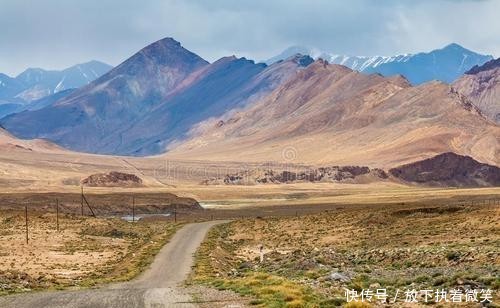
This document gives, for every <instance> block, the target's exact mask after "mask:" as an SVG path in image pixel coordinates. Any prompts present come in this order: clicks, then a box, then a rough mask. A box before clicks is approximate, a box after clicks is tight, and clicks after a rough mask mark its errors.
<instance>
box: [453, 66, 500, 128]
mask: <svg viewBox="0 0 500 308" xmlns="http://www.w3.org/2000/svg"><path fill="white" fill-rule="evenodd" d="M453 87H455V88H456V89H457V91H458V92H460V93H462V94H463V95H465V96H467V98H469V99H470V100H471V101H472V102H473V103H474V105H476V106H477V107H478V108H479V110H481V112H482V113H483V114H484V115H485V116H486V117H488V118H489V119H491V120H492V121H495V122H496V123H497V124H500V58H499V59H496V60H491V61H489V62H487V63H485V64H484V65H482V66H475V67H473V68H472V69H471V70H470V71H468V72H466V73H465V74H464V75H463V76H462V77H461V78H459V79H458V80H457V81H455V82H454V83H453Z"/></svg>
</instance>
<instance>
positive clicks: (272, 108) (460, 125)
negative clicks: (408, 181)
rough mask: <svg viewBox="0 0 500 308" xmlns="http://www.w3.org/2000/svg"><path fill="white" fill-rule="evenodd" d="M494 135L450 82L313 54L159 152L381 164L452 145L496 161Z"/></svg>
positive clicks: (496, 130) (497, 131)
mask: <svg viewBox="0 0 500 308" xmlns="http://www.w3.org/2000/svg"><path fill="white" fill-rule="evenodd" d="M499 136H500V127H499V126H497V125H495V124H494V123H492V122H490V121H488V120H487V119H485V118H484V117H483V116H482V114H481V112H480V111H479V110H478V109H477V108H476V107H475V106H474V105H473V104H471V103H470V102H469V101H468V100H467V99H466V97H465V96H463V95H461V94H459V93H458V92H457V91H456V90H455V89H454V88H452V87H451V86H450V85H447V84H445V83H442V82H438V81H433V82H429V83H426V84H423V85H420V86H411V85H410V84H409V82H408V81H407V80H406V79H405V78H404V77H402V76H393V77H383V76H381V75H379V74H371V75H368V74H363V73H359V72H357V71H353V70H351V69H349V68H347V67H345V66H341V65H336V64H329V63H328V62H326V61H324V60H322V59H320V60H316V61H315V62H314V63H313V64H311V65H309V66H308V67H307V68H306V69H304V70H303V71H301V72H299V73H298V74H296V75H295V77H294V78H292V79H290V80H289V81H288V82H285V83H284V84H283V85H282V86H280V87H278V88H277V89H276V90H275V91H274V92H272V93H271V94H270V95H269V96H267V97H265V98H263V99H261V100H259V101H257V102H255V103H253V104H252V105H250V106H248V107H247V108H245V109H243V110H241V111H239V112H236V113H234V112H232V113H229V114H226V115H224V116H222V117H220V118H219V119H214V120H212V121H206V122H205V123H204V124H200V125H199V128H198V129H197V130H196V131H194V132H193V134H192V136H191V139H190V140H188V141H186V142H184V143H183V144H180V145H177V146H176V147H175V148H172V149H171V151H169V152H168V153H167V154H166V155H167V157H170V158H180V157H182V158H185V159H187V158H189V159H201V158H202V157H203V158H204V159H209V160H214V161H227V160H232V159H234V158H235V153H237V158H238V160H241V161H251V162H255V161H284V160H285V161H286V160H287V159H289V161H290V162H301V163H309V164H320V165H329V164H336V165H368V166H372V167H382V168H385V167H388V166H395V165H399V164H402V163H408V162H411V161H415V160H419V159H424V158H428V157H430V156H433V155H436V154H439V153H443V152H455V153H460V154H465V155H469V156H472V157H475V158H476V159H479V160H481V161H484V162H489V163H492V164H498V163H499V158H500V144H499V142H498V141H499V140H498V139H499Z"/></svg>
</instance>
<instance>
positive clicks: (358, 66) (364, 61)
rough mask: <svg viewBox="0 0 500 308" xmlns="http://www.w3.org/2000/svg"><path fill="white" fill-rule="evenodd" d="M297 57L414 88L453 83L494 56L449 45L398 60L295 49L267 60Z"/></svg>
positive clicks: (296, 47)
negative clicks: (437, 82)
mask: <svg viewBox="0 0 500 308" xmlns="http://www.w3.org/2000/svg"><path fill="white" fill-rule="evenodd" d="M295 53H302V54H308V55H311V56H312V57H313V58H314V59H319V58H322V59H324V60H327V61H328V62H329V63H332V64H340V65H344V66H347V67H349V68H351V69H353V70H357V71H360V72H365V73H380V74H382V75H384V76H392V75H403V76H405V77H406V78H407V79H408V80H409V81H410V82H411V83H412V84H414V85H418V84H421V83H424V82H427V81H431V80H440V81H444V82H447V83H450V82H453V81H454V80H455V79H457V78H458V77H459V76H461V75H462V74H463V73H464V72H466V71H467V70H469V69H470V68H472V67H473V66H475V65H481V64H483V63H485V62H487V61H489V60H491V59H492V57H491V56H487V55H481V54H478V53H475V52H473V51H470V50H468V49H465V48H463V47H462V46H460V45H458V44H450V45H448V46H445V47H444V48H442V49H436V50H433V51H431V52H421V53H417V54H403V55H396V56H347V55H338V54H332V53H328V52H324V51H321V50H318V49H315V48H309V47H301V46H293V47H290V48H288V49H286V50H285V51H283V52H282V53H281V54H279V55H277V56H275V57H272V58H271V59H268V60H267V61H266V63H274V62H275V61H278V60H281V59H285V58H287V57H289V56H290V55H292V54H295Z"/></svg>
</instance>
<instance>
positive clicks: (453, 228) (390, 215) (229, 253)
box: [194, 204, 500, 307]
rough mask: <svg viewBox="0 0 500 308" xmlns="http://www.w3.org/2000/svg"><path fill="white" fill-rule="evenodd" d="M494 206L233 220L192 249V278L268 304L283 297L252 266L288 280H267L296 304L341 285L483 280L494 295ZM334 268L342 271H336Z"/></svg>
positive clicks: (498, 263) (499, 273) (339, 300)
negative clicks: (261, 253)
mask: <svg viewBox="0 0 500 308" xmlns="http://www.w3.org/2000/svg"><path fill="white" fill-rule="evenodd" d="M499 214H500V210H499V207H498V206H468V205H467V206H466V205H462V206H457V205H450V206H437V205H432V204H431V205H428V206H423V205H419V206H405V205H399V206H394V205H393V206H390V207H383V206H372V207H367V208H364V209H360V208H359V207H356V208H349V207H345V208H343V209H336V210H334V211H328V212H323V213H320V214H313V215H306V216H299V217H275V218H258V219H243V220H238V221H235V222H232V223H230V224H228V225H224V226H220V227H218V228H217V229H216V230H214V231H213V232H212V234H211V236H210V237H209V238H208V240H207V241H206V242H205V243H204V245H203V247H202V249H201V250H200V252H199V254H198V262H197V267H196V272H195V277H194V278H195V280H197V281H199V282H208V283H212V284H214V283H215V284H216V285H220V286H222V287H229V288H231V289H233V290H236V291H237V292H239V293H241V294H246V295H251V296H254V297H256V301H257V302H256V303H257V304H259V303H260V304H261V305H263V306H266V307H267V306H268V304H269V303H274V304H276V303H278V304H276V305H277V306H279V307H284V306H286V305H287V303H288V302H286V301H280V300H278V299H276V298H271V299H270V298H269V297H266V296H267V295H266V290H268V289H269V286H265V288H264V287H263V286H262V284H261V283H258V280H257V282H256V278H255V275H268V277H269V278H268V279H270V281H279V284H278V285H279V286H283V285H286V287H285V288H284V289H283V288H281V287H277V288H274V289H273V288H271V290H274V291H275V292H276V293H277V294H281V295H280V297H278V298H281V299H283V298H287V293H286V292H281V291H284V290H285V289H286V290H289V291H290V292H291V294H292V296H289V297H288V298H289V299H290V300H291V302H292V301H293V302H295V303H297V304H298V305H299V306H300V307H306V306H308V305H313V306H325V305H326V306H335V305H342V304H344V301H343V299H344V290H345V288H348V289H356V290H361V289H368V288H370V289H376V288H386V289H388V292H389V294H393V293H394V292H395V290H396V289H400V290H404V289H406V288H411V289H413V288H415V289H417V290H420V289H428V288H434V289H436V288H444V289H452V288H459V289H460V288H463V289H466V288H476V289H481V288H485V289H486V288H489V289H493V290H494V300H495V301H498V299H499V295H500V294H499V288H500V278H499V277H500V254H499V253H498V247H500V227H499V226H500V215H499ZM260 245H263V247H264V253H265V260H264V262H263V263H260V262H259V248H258V247H259V246H260ZM334 273H337V274H341V275H342V276H344V277H345V279H335V278H332V274H334ZM288 284H290V285H288ZM292 286H293V287H292ZM301 288H302V289H301ZM294 290H295V291H297V290H306V291H305V293H300V292H299V293H294V292H295V291H294ZM262 291H264V292H262ZM297 292H298V291H297ZM300 294H301V295H300ZM327 299H329V300H327ZM350 305H355V304H350Z"/></svg>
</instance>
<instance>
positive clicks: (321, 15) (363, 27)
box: [0, 0, 500, 75]
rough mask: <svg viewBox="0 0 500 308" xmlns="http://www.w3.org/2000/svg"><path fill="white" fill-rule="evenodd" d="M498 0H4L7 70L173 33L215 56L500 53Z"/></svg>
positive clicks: (123, 54) (102, 56) (0, 43)
mask: <svg viewBox="0 0 500 308" xmlns="http://www.w3.org/2000/svg"><path fill="white" fill-rule="evenodd" d="M498 11H500V1H499V0H489V1H487V0H484V1H475V0H454V1H453V0H421V1H397V0H385V1H371V0H351V1H340V0H337V1H335V0H309V1H307V0H303V1H299V0H274V1H268V0H267V1H264V0H253V1H234V0H226V1H223V0H211V1H205V0H186V1H181V0H166V1H163V0H144V1H140V2H139V1H135V0H121V1H112V0H86V1H77V0H66V1H60V0H44V1H42V0H40V1H28V0H2V1H1V3H0V29H2V31H0V72H4V73H9V74H11V75H13V74H16V73H19V72H20V71H22V70H24V69H25V68H26V67H33V66H39V67H44V68H63V67H67V66H70V65H72V64H75V63H77V62H83V61H87V60H90V59H97V60H103V61H106V62H109V63H110V64H114V65H116V64H118V63H120V62H121V61H123V60H124V59H126V58H127V57H129V56H130V55H132V54H133V53H134V52H135V51H137V50H139V49H140V48H142V47H144V46H145V45H147V44H148V43H150V42H152V41H155V40H157V39H160V38H163V37H166V36H172V37H174V38H176V39H177V40H179V41H180V42H181V43H182V44H183V45H184V46H185V47H187V48H188V49H191V50H192V51H194V52H196V53H198V54H199V55H201V56H202V57H204V58H207V59H208V60H215V59H217V58H219V57H222V56H225V55H229V54H236V55H239V56H246V57H248V58H253V59H265V58H268V57H270V56H272V55H274V54H276V53H278V52H280V51H281V50H282V49H284V48H286V47H288V46H290V45H295V44H303V45H309V46H315V47H318V48H320V49H323V50H329V51H331V52H337V53H346V54H358V55H373V54H385V55H390V54H396V53H404V52H416V51H427V50H431V49H434V48H439V47H442V46H444V45H446V44H448V43H450V42H457V43H460V44H462V45H464V46H465V47H467V48H470V49H473V50H477V51H479V52H483V53H490V54H494V55H497V56H498V55H500V43H499V40H498V38H499V37H500V21H499V19H498V18H497V12H498Z"/></svg>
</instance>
